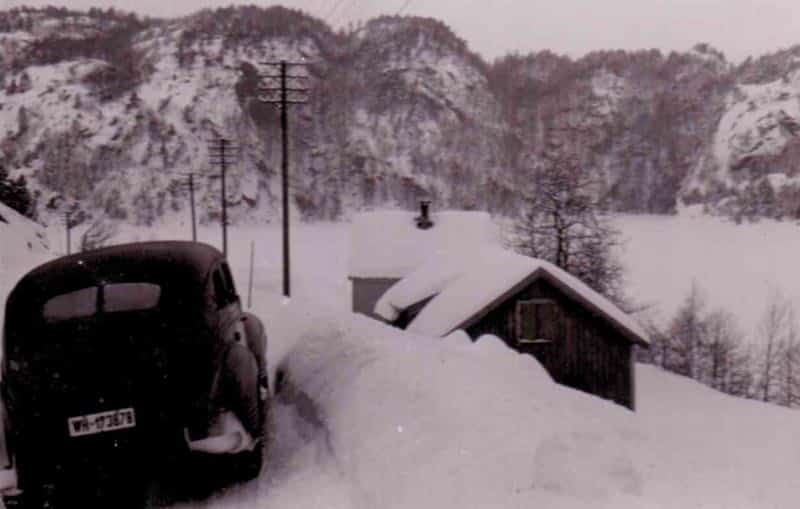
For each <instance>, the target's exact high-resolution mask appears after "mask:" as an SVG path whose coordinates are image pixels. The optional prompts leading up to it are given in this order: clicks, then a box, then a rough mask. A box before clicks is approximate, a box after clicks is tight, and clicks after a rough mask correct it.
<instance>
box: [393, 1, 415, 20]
mask: <svg viewBox="0 0 800 509" xmlns="http://www.w3.org/2000/svg"><path fill="white" fill-rule="evenodd" d="M412 1H413V0H406V3H404V4H403V6H402V7H400V10H398V11H397V14H395V16H400V15H401V14H403V11H405V10H406V9H407V8H408V6H409V5H411V2H412Z"/></svg>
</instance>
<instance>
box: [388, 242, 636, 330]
mask: <svg viewBox="0 0 800 509" xmlns="http://www.w3.org/2000/svg"><path fill="white" fill-rule="evenodd" d="M538 277H544V278H547V279H548V280H549V281H550V282H552V283H553V284H555V285H556V286H558V287H559V288H560V289H561V290H562V291H563V292H564V293H566V294H567V295H569V296H570V297H572V298H574V299H576V300H578V301H580V302H581V303H583V305H584V306H586V307H588V308H590V309H592V311H594V312H596V313H599V314H601V315H602V316H604V317H605V318H606V319H607V320H608V321H609V322H610V323H611V324H612V325H614V327H615V328H617V329H618V330H620V332H622V333H623V334H624V335H625V336H627V337H628V338H629V339H631V340H632V341H636V342H639V343H648V339H647V334H646V333H645V332H644V330H643V329H642V327H641V326H640V325H639V324H638V323H637V322H636V321H635V320H634V319H633V318H632V317H631V316H629V315H628V314H627V313H625V312H624V311H622V310H621V309H619V308H618V307H617V306H616V305H615V304H614V303H612V302H611V301H610V300H608V299H607V298H606V297H603V296H602V295H600V294H599V293H597V292H596V291H594V290H593V289H591V288H590V287H589V286H588V285H586V283H584V282H582V281H581V280H579V279H578V278H576V277H575V276H573V275H571V274H569V273H567V272H566V271H564V270H562V269H560V268H559V267H557V266H555V265H553V264H551V263H549V262H546V261H544V260H538V259H535V258H530V257H527V256H522V255H519V254H517V253H513V252H511V251H507V250H504V249H501V248H498V247H486V248H484V249H480V250H477V251H474V252H473V253H472V254H471V255H468V254H466V253H459V252H456V253H452V252H451V253H445V254H443V255H441V256H437V257H435V258H432V259H431V260H429V262H428V263H425V264H423V265H422V266H420V267H419V268H418V269H417V270H415V271H413V272H411V273H410V274H408V276H406V277H405V278H403V279H402V280H400V281H398V282H397V283H396V284H395V285H393V286H392V287H391V288H389V290H388V291H387V292H386V293H385V294H384V295H383V296H382V297H381V299H380V300H378V302H377V303H376V305H375V312H376V313H377V314H379V315H380V316H382V317H384V318H386V319H387V320H394V319H396V318H397V316H398V314H399V313H400V312H401V311H402V310H404V309H407V308H408V307H410V306H412V305H414V304H416V303H418V302H421V301H422V300H424V299H427V298H429V297H431V296H434V297H433V299H431V301H430V302H429V303H427V304H426V305H425V307H424V308H423V309H422V311H420V313H419V314H418V315H417V316H416V317H415V318H414V320H413V321H412V322H411V323H410V324H409V326H408V330H409V331H411V332H415V333H418V334H422V335H427V336H444V335H447V334H449V333H450V332H452V331H453V330H455V329H457V328H460V327H464V326H466V324H467V323H468V322H470V321H471V320H472V319H474V318H476V317H477V315H478V314H479V313H482V312H487V311H488V310H490V309H492V308H493V307H494V305H495V304H499V302H498V301H499V300H500V299H501V298H502V297H503V296H504V295H505V294H506V293H507V292H508V291H509V290H511V289H512V288H514V287H515V286H516V285H518V284H519V283H522V282H523V281H526V280H533V279H536V278H538Z"/></svg>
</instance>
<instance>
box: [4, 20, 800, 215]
mask: <svg viewBox="0 0 800 509" xmlns="http://www.w3.org/2000/svg"><path fill="white" fill-rule="evenodd" d="M0 47H2V48H3V49H4V52H3V55H4V56H3V58H2V62H1V63H0V85H2V86H1V87H0V104H1V105H2V106H1V107H0V119H2V123H3V126H4V129H2V130H1V131H2V132H0V165H3V166H4V167H5V168H7V169H8V170H9V172H10V173H11V174H12V176H14V177H16V176H19V175H24V176H26V178H27V180H28V182H29V185H30V186H31V187H32V189H33V190H34V194H35V196H36V201H37V209H36V212H37V213H38V215H39V216H40V217H41V218H43V219H44V220H48V218H49V217H52V216H53V215H54V214H56V213H59V211H61V210H62V209H63V207H64V206H66V205H65V204H67V203H72V202H80V204H81V207H82V208H84V209H85V210H86V212H87V217H90V216H92V215H94V216H106V217H108V218H110V219H112V220H119V221H130V222H133V223H136V224H149V223H152V222H154V221H155V220H156V219H157V218H159V217H162V216H164V215H166V214H171V213H182V211H185V210H186V208H187V207H188V197H187V195H188V191H187V190H186V189H185V186H184V185H183V182H184V181H185V174H186V173H188V172H193V173H196V174H197V175H198V176H199V177H201V178H200V179H199V182H200V183H199V184H198V189H197V191H198V202H199V204H200V210H201V213H200V217H201V219H202V220H203V221H213V220H216V219H218V216H219V214H220V211H219V205H218V204H219V198H218V193H219V190H218V185H219V184H218V183H216V181H215V180H212V179H210V178H206V177H211V176H212V174H213V173H214V172H215V170H213V169H212V168H210V167H209V165H208V162H207V150H206V144H207V141H208V140H209V139H211V138H213V137H214V136H219V135H225V136H227V137H230V138H233V139H235V140H236V141H237V142H238V144H239V145H240V147H241V149H242V150H241V156H240V159H239V161H238V164H236V165H234V166H233V167H232V169H231V171H230V176H229V177H230V178H229V195H228V201H229V202H230V204H231V216H232V220H233V221H269V220H273V219H274V218H275V217H276V215H277V213H278V210H279V203H278V201H279V195H280V193H279V182H278V171H277V169H278V168H279V165H280V143H279V140H280V130H279V129H280V126H279V118H278V114H277V111H276V109H275V108H274V107H273V106H271V105H266V104H263V103H261V102H260V101H259V100H258V94H259V91H258V82H259V80H258V72H259V70H262V71H263V69H259V66H260V63H261V62H263V61H266V60H271V61H275V60H281V59H289V60H301V59H302V60H305V61H306V62H308V65H307V66H306V68H307V73H308V81H307V82H308V83H309V87H310V97H311V100H310V103H309V104H308V105H307V106H302V107H292V111H291V113H290V148H291V159H290V167H291V168H292V181H291V187H292V194H293V203H292V207H293V209H294V210H295V211H296V212H297V213H298V214H299V215H300V216H301V217H302V218H304V219H309V220H313V219H336V218H339V217H341V216H343V215H348V214H349V213H350V212H351V211H353V210H357V209H360V208H364V207H371V206H378V205H387V206H396V207H401V208H410V207H414V206H415V204H416V202H417V201H418V200H419V199H420V198H421V197H427V198H432V199H433V200H434V201H436V203H437V204H438V205H439V206H440V207H442V208H444V207H449V208H460V209H485V210H489V211H491V212H494V213H499V214H505V215H513V214H515V213H516V211H517V210H518V207H519V206H520V203H521V200H520V197H521V194H522V193H521V191H523V190H525V189H526V188H528V187H530V186H531V185H532V183H531V181H530V180H531V179H530V175H531V174H532V172H533V171H532V170H533V169H535V168H537V167H539V166H541V165H543V164H546V161H547V160H548V158H549V157H551V156H552V155H553V154H558V155H562V156H563V155H569V156H572V157H576V158H577V159H578V160H579V161H580V162H581V163H582V165H583V166H584V167H585V168H586V169H587V171H589V172H592V173H593V174H594V175H596V176H597V177H598V180H599V181H601V182H602V184H603V185H602V186H601V189H600V192H601V193H602V194H603V196H604V197H605V198H606V201H607V203H608V204H609V207H610V208H611V209H612V210H616V211H620V212H643V213H672V212H674V211H676V210H677V209H679V208H681V207H683V206H687V205H694V206H702V207H703V208H704V209H705V210H706V211H708V212H710V213H719V214H725V215H730V216H731V217H735V218H736V219H743V218H759V217H787V218H797V217H800V178H795V177H796V170H795V168H796V167H797V166H796V163H797V162H800V159H798V158H800V150H798V147H800V142H798V141H797V134H798V132H800V129H798V128H797V127H800V121H799V120H798V119H800V107H796V105H798V104H800V81H798V80H797V79H795V78H796V76H797V75H800V46H797V47H794V48H790V49H787V50H782V51H778V52H776V53H774V54H770V55H765V56H763V57H760V58H758V59H749V60H748V61H745V62H744V63H742V64H740V65H738V66H735V65H733V64H731V63H728V62H727V61H726V60H725V57H724V55H723V54H722V53H721V52H719V51H717V50H715V49H714V48H712V47H710V46H708V45H706V44H698V45H697V46H695V47H694V48H693V49H692V50H691V51H689V52H686V53H677V52H672V53H670V54H668V55H663V54H662V53H661V52H659V51H657V50H646V51H636V52H629V51H621V50H617V51H605V50H603V51H596V52H592V53H590V54H588V55H586V56H585V57H582V58H580V59H575V60H573V59H570V58H567V57H564V56H560V55H557V54H555V53H553V52H551V51H549V50H543V51H539V52H535V53H530V54H528V55H519V54H511V55H508V56H506V57H503V58H500V59H497V60H495V61H494V62H492V63H487V62H485V61H484V60H483V59H482V58H481V57H480V56H479V55H478V54H476V53H473V52H471V51H470V49H469V47H468V45H467V44H466V43H465V42H464V41H463V40H462V39H460V38H459V37H458V36H457V34H455V33H454V32H453V31H452V30H450V28H449V27H447V25H446V24H444V23H442V22H441V21H438V20H435V19H431V18H418V17H410V16H408V17H401V16H382V17H379V18H375V19H372V20H369V21H367V22H365V23H363V24H359V25H357V26H353V27H351V28H350V29H349V30H340V31H338V32H336V31H334V30H332V29H331V28H330V27H328V26H327V25H326V24H325V23H324V21H321V20H319V19H316V18H313V17H311V16H309V15H307V14H305V13H303V12H301V11H297V10H292V9H287V8H284V7H270V8H266V9H264V8H259V7H253V6H249V7H227V8H219V9H214V10H210V9H206V10H202V11H198V12H197V13H195V14H193V15H190V16H186V17H183V18H177V19H172V20H156V19H149V18H139V17H137V16H135V15H132V14H127V13H121V12H119V11H101V10H99V9H95V10H92V11H88V12H86V13H84V12H79V11H69V10H66V9H59V8H45V9H27V8H15V9H12V10H10V11H4V12H0ZM262 67H263V66H262ZM759 143H760V145H759ZM742 147H744V148H742ZM754 147H755V148H754ZM759 147H762V148H759Z"/></svg>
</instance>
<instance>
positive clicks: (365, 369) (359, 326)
mask: <svg viewBox="0 0 800 509" xmlns="http://www.w3.org/2000/svg"><path fill="white" fill-rule="evenodd" d="M280 316H281V318H278V315H275V316H273V318H278V319H279V320H286V321H289V322H291V324H292V326H291V327H290V328H291V334H290V335H289V337H288V339H290V342H291V343H292V344H293V345H294V346H293V347H292V348H291V349H290V352H289V354H288V356H287V357H286V360H285V362H284V363H283V368H284V369H285V370H286V371H287V373H288V380H289V382H288V383H289V384H290V389H289V390H288V391H287V393H286V396H285V397H284V400H283V403H282V405H288V406H286V407H282V409H281V410H282V412H287V413H292V416H293V417H292V418H294V419H296V421H295V422H294V425H295V426H297V425H300V428H301V429H302V432H299V433H300V435H299V436H295V437H294V440H296V442H295V444H296V447H297V449H296V452H295V454H296V456H294V457H295V459H296V460H297V461H298V463H297V464H296V465H293V467H292V468H291V469H289V471H286V470H280V469H279V472H278V473H277V479H275V481H274V482H275V484H274V485H273V486H274V487H275V491H274V492H273V491H272V488H269V487H264V488H262V492H261V498H259V499H258V503H264V504H270V503H275V502H277V501H278V500H280V502H282V503H287V502H289V499H287V493H286V491H287V489H288V488H286V486H287V485H288V486H294V487H295V488H296V487H297V486H298V485H300V484H301V481H302V480H306V481H308V477H307V476H308V475H309V472H315V471H316V472H318V473H319V474H320V478H321V479H322V480H323V481H330V479H332V478H333V479H335V482H333V483H330V482H324V483H322V484H321V485H320V486H321V487H320V490H323V492H324V493H326V494H330V497H331V503H332V504H333V505H335V506H337V507H387V508H388V507H391V508H395V507H397V508H408V507H422V508H438V507H443V506H444V507H455V506H457V507H467V508H489V507H492V508H506V507H520V508H522V507H552V508H565V509H566V508H569V509H576V508H584V507H585V508H598V507H608V508H617V509H625V508H631V509H640V508H645V507H646V508H664V509H666V508H676V509H678V508H685V507H703V508H705V507H708V508H712V507H720V508H722V507H726V508H728V507H735V508H743V509H747V508H752V509H757V508H776V509H777V508H783V507H788V506H791V504H792V503H793V500H795V499H796V497H797V496H798V495H800V481H798V480H797V478H796V476H794V474H793V472H796V471H797V469H798V468H800V455H798V454H797V451H798V448H799V447H800V439H798V438H797V436H796V433H795V429H796V427H797V426H798V425H800V414H798V413H797V412H796V411H790V410H786V409H782V408H777V407H774V406H769V405H765V404H761V403H757V402H751V401H744V400H740V399H734V398H731V397H728V396H725V395H722V394H720V393H717V392H715V391H712V390H710V389H708V388H706V387H703V386H701V385H699V384H697V383H695V382H693V381H690V380H688V379H683V378H681V377H677V376H675V375H671V374H667V373H665V372H662V371H660V370H659V369H657V368H652V367H649V366H637V373H636V375H637V387H638V388H637V400H638V402H639V405H638V409H637V412H636V413H631V412H629V411H627V410H625V409H623V408H622V407H619V406H616V405H613V404H611V403H609V402H606V401H604V400H601V399H598V398H594V397H591V396H588V395H586V394H583V393H580V392H577V391H573V390H571V389H567V388H564V387H562V386H559V385H556V384H554V383H553V382H552V380H551V379H550V378H549V376H548V375H547V374H546V373H545V372H544V370H543V369H542V367H541V366H540V365H539V364H538V363H537V362H536V361H535V360H534V359H532V358H531V357H528V356H523V355H519V354H516V353H515V352H512V351H510V350H509V349H508V348H506V347H505V346H504V345H503V344H502V343H501V342H500V341H499V340H497V339H496V338H492V337H484V338H481V339H480V340H479V341H478V342H477V343H472V342H470V341H469V340H468V339H467V338H466V337H464V336H458V335H454V336H452V337H449V338H445V339H444V340H441V339H439V340H435V339H433V338H428V337H421V336H415V335H412V334H408V333H404V332H401V331H398V330H395V329H392V328H389V327H387V326H384V325H381V324H378V323H377V322H374V321H372V320H369V319H367V318H364V317H359V316H347V315H341V314H338V313H333V312H330V311H324V310H323V311H320V310H314V309H313V307H310V306H308V305H307V303H306V302H293V303H292V305H290V306H283V307H282V308H280ZM311 317H313V319H312V320H310V319H309V318H311ZM285 331H286V329H284V332H285ZM283 339H287V337H284V338H283ZM298 423H299V424H298ZM312 443H313V444H314V445H313V446H312V445H311V444H312ZM309 447H313V448H314V450H315V451H316V454H317V455H316V456H315V457H314V458H313V459H312V458H309V457H305V456H304V454H307V449H306V448H309ZM302 451H305V452H302ZM290 456H292V455H291V454H290ZM299 491H300V492H299V493H298V495H300V496H301V500H304V501H306V502H305V503H308V505H307V506H306V505H301V506H298V505H295V507H313V506H314V505H313V502H311V501H310V500H309V498H310V497H309V496H308V494H306V493H305V491H307V489H304V490H299ZM273 493H276V494H279V495H280V497H279V498H278V499H277V500H275V499H273V498H272V496H273ZM318 497H319V493H317V496H315V497H314V499H313V500H319V498H318ZM250 503H252V504H253V505H250ZM250 503H245V502H244V501H243V500H242V499H241V498H239V495H238V494H235V495H230V496H229V497H228V498H223V499H222V500H221V501H220V506H221V507H231V506H232V507H257V505H256V504H255V500H252V501H251V502H250ZM289 505H291V504H289ZM272 506H273V507H275V506H277V507H283V505H280V504H277V505H272ZM287 506H288V505H287Z"/></svg>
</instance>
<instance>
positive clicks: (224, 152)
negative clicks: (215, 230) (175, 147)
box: [208, 137, 236, 256]
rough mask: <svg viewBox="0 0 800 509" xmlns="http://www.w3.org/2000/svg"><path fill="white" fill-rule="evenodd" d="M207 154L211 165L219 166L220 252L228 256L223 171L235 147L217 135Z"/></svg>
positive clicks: (234, 154)
mask: <svg viewBox="0 0 800 509" xmlns="http://www.w3.org/2000/svg"><path fill="white" fill-rule="evenodd" d="M208 155H209V159H210V162H211V164H212V165H214V166H219V167H220V175H219V178H220V180H221V187H222V189H221V190H220V206H221V209H222V210H221V212H222V219H221V222H222V254H224V255H225V256H228V195H227V192H226V190H225V172H226V171H227V169H228V165H229V164H230V163H231V160H232V159H233V158H234V157H235V156H236V147H235V146H234V144H233V142H232V141H231V140H229V139H227V138H222V137H219V138H217V139H215V140H212V141H211V142H210V143H209V145H208Z"/></svg>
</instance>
